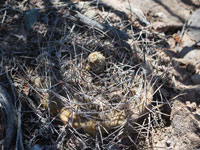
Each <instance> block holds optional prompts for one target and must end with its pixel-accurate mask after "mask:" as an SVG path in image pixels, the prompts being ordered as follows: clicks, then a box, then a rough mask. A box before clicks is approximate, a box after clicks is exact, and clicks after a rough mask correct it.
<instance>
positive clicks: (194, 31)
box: [187, 9, 200, 43]
mask: <svg viewBox="0 0 200 150" xmlns="http://www.w3.org/2000/svg"><path fill="white" fill-rule="evenodd" d="M187 26H188V34H189V36H190V37H191V38H192V40H194V41H196V42H197V43H198V42H200V9H197V10H196V11H195V12H194V13H192V15H191V16H190V17H189V19H188V23H187Z"/></svg>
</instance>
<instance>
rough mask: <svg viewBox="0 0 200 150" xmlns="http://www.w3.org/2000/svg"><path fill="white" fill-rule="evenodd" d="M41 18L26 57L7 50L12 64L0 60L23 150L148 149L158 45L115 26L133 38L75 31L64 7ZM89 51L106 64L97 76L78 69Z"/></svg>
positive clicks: (155, 113) (125, 23)
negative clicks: (16, 106) (41, 149)
mask: <svg viewBox="0 0 200 150" xmlns="http://www.w3.org/2000/svg"><path fill="white" fill-rule="evenodd" d="M13 2H15V1H13ZM25 6H26V5H25ZM73 9H75V10H76V8H73ZM77 10H78V9H77ZM8 11H11V10H9V9H8ZM82 11H85V10H84V9H83V10H82ZM99 11H100V10H99ZM11 12H12V11H11ZM63 13H64V14H65V15H63ZM46 14H48V18H49V19H50V20H49V23H48V25H47V24H45V23H44V22H43V21H41V22H38V23H37V24H35V25H34V27H33V31H31V32H28V33H27V37H26V40H25V41H26V42H25V43H24V45H26V48H27V49H26V50H25V52H26V53H25V52H24V53H23V52H20V54H19V55H18V54H16V53H15V50H13V57H12V58H7V57H6V56H4V55H3V54H2V59H1V61H2V64H5V65H8V66H9V73H10V75H11V78H12V80H13V84H14V86H15V89H16V92H17V97H18V101H19V102H20V104H22V108H21V109H22V112H21V113H22V116H21V119H22V120H21V122H22V136H23V143H24V146H25V149H27V148H30V147H31V146H32V145H35V144H41V145H45V146H46V148H48V145H51V146H50V147H51V148H52V147H53V146H55V147H57V148H58V149H86V148H88V149H132V148H133V147H136V148H140V146H138V145H139V143H140V142H139V141H140V139H146V140H147V144H145V145H147V147H151V143H150V136H151V135H150V132H151V130H152V129H153V128H154V124H156V125H157V126H159V125H160V123H161V122H162V118H161V114H162V112H161V111H160V108H161V107H162V105H163V104H165V101H166V100H164V99H162V93H161V91H160V88H161V86H162V85H161V86H159V84H160V83H159V84H158V81H157V79H158V78H159V79H160V78H163V77H161V76H157V75H156V68H155V67H156V66H158V65H159V64H158V63H159V62H158V61H157V60H156V59H155V58H156V51H155V49H156V44H159V42H160V41H161V42H162V41H163V38H162V37H161V36H160V35H159V34H155V33H151V32H150V31H147V30H148V28H147V29H145V28H144V27H142V26H141V27H137V28H135V27H134V26H133V25H132V24H130V22H131V20H123V18H121V23H122V24H121V26H122V28H123V29H124V30H126V31H127V33H134V34H130V35H129V36H130V37H132V38H130V39H129V41H128V42H127V41H125V40H121V39H120V37H119V39H114V38H111V37H110V36H108V35H107V33H105V32H104V31H99V30H97V29H95V28H91V27H88V26H86V25H84V24H82V23H80V22H79V21H78V20H77V19H76V17H75V16H73V13H71V12H70V11H69V9H68V7H65V6H63V7H59V9H58V8H57V9H56V8H54V7H53V6H51V7H49V8H47V10H44V12H42V13H41V16H42V17H45V15H46ZM102 19H103V18H101V16H100V15H99V16H98V15H97V20H98V21H99V22H101V21H102V22H103V21H105V22H106V19H105V18H104V19H105V20H102ZM129 19H130V18H129ZM156 42H157V43H156ZM144 50H145V51H144ZM94 51H99V52H101V53H102V54H103V55H104V56H105V59H106V60H105V62H106V68H105V70H104V72H102V73H100V74H95V73H93V72H91V71H89V70H87V69H86V66H87V59H88V55H89V54H90V53H91V52H94ZM152 56H153V57H154V58H153V57H152ZM6 60H9V62H10V63H7V62H6ZM1 70H2V71H1V72H3V70H4V69H3V67H1ZM163 75H165V73H164V74H163ZM159 82H160V81H159ZM161 84H162V83H161ZM159 94H160V95H159ZM155 95H156V96H155ZM63 110H66V111H68V112H67V114H66V115H65V120H63V122H64V123H63V122H61V120H62V118H61V119H60V117H59V116H60V115H62V111H63ZM138 120H139V122H137V121H138ZM141 121H142V123H141ZM37 146H40V145H36V146H35V147H37ZM50 147H49V148H50Z"/></svg>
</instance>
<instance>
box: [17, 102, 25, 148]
mask: <svg viewBox="0 0 200 150" xmlns="http://www.w3.org/2000/svg"><path fill="white" fill-rule="evenodd" d="M21 111H22V105H21V102H19V107H18V112H17V116H18V128H17V139H16V144H15V145H16V146H15V149H16V150H18V142H19V150H24V145H23V141H22V128H21V124H22V121H21Z"/></svg>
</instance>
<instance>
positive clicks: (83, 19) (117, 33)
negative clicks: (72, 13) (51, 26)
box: [76, 11, 129, 40]
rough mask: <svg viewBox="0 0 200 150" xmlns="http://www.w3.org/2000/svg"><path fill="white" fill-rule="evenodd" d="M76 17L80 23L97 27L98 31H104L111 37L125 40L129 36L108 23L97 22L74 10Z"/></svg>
mask: <svg viewBox="0 0 200 150" xmlns="http://www.w3.org/2000/svg"><path fill="white" fill-rule="evenodd" d="M76 17H77V18H79V19H80V21H81V22H82V23H84V24H87V25H88V26H91V27H93V28H96V29H99V30H100V31H103V32H106V33H107V34H108V35H109V36H111V37H112V38H115V39H122V40H127V39H128V38H129V36H128V35H127V34H126V33H125V32H123V31H121V30H119V29H116V28H114V27H111V26H110V25H108V24H101V23H98V22H96V21H94V20H92V19H90V18H88V17H86V16H84V15H83V14H81V13H79V12H78V11H76Z"/></svg>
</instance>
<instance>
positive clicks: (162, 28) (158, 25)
mask: <svg viewBox="0 0 200 150" xmlns="http://www.w3.org/2000/svg"><path fill="white" fill-rule="evenodd" d="M152 28H153V29H154V30H156V31H158V32H166V31H167V30H168V28H167V25H166V23H164V22H161V21H156V22H154V23H152Z"/></svg>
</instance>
